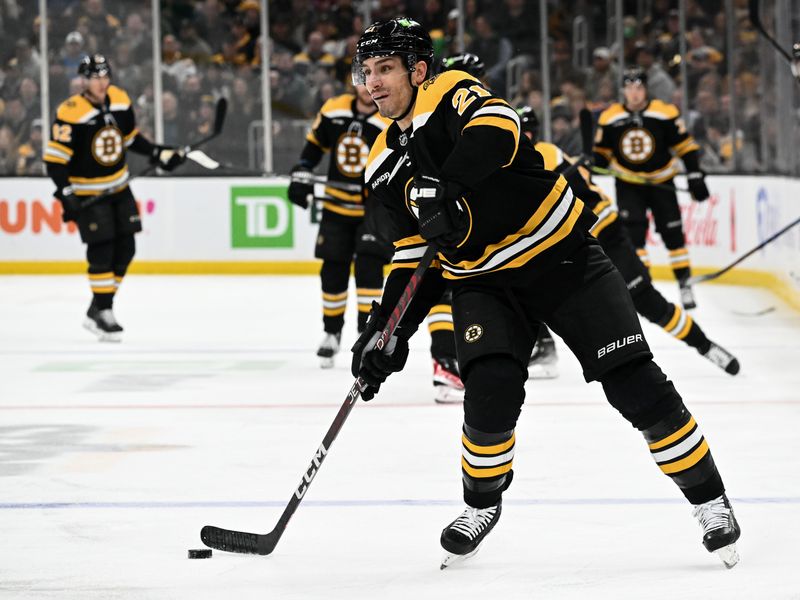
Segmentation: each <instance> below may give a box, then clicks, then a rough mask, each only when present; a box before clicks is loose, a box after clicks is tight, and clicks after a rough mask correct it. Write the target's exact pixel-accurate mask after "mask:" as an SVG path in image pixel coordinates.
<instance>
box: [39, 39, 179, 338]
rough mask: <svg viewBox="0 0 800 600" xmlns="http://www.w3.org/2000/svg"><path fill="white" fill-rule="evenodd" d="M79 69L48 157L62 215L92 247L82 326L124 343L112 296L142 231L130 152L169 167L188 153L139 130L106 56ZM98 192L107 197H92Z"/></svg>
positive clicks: (59, 113) (89, 58)
mask: <svg viewBox="0 0 800 600" xmlns="http://www.w3.org/2000/svg"><path fill="white" fill-rule="evenodd" d="M78 74H79V75H80V76H81V77H82V78H83V81H84V83H85V90H84V91H83V93H81V94H77V95H75V96H72V97H71V98H69V99H67V100H65V101H64V102H62V103H61V105H60V106H59V107H58V110H57V112H56V118H55V121H54V123H53V129H52V135H51V136H50V137H51V140H50V142H48V144H47V147H46V149H45V152H44V160H45V163H46V165H47V174H48V175H49V176H50V177H51V178H52V179H53V181H54V182H55V184H56V188H57V189H56V192H55V196H56V197H57V198H58V199H59V200H60V201H61V205H62V209H63V219H64V221H65V222H68V221H75V222H76V223H77V225H78V230H79V231H80V235H81V240H82V241H83V242H84V243H85V244H86V258H87V261H88V263H89V269H88V272H89V285H90V286H91V289H92V302H91V304H90V305H89V310H88V312H87V313H86V320H85V321H84V326H85V327H86V328H87V329H89V330H90V331H91V332H92V333H94V334H95V335H97V337H98V338H99V339H100V340H102V341H119V340H120V339H121V334H122V327H121V326H120V325H119V323H117V320H116V318H115V317H114V313H113V310H112V307H113V302H114V294H115V293H116V291H117V288H119V285H120V283H121V282H122V278H123V277H124V276H125V273H126V271H127V269H128V266H129V265H130V263H131V261H132V260H133V255H134V253H135V250H136V244H135V241H134V237H133V236H134V234H135V233H138V232H139V231H141V230H142V225H141V221H140V217H139V210H138V208H137V206H136V202H135V201H134V199H133V194H132V193H131V190H130V188H129V187H128V183H127V181H128V177H129V176H130V174H129V172H128V165H127V164H126V162H125V153H126V152H127V150H132V151H133V152H136V153H138V154H144V155H147V156H149V157H150V161H151V163H152V164H156V165H158V166H159V167H160V168H162V169H165V170H167V171H171V170H172V169H174V168H175V167H177V166H178V165H179V164H181V163H182V162H183V161H184V160H185V157H184V152H183V150H181V149H179V148H174V147H170V146H160V145H156V144H153V143H151V142H150V141H148V140H147V139H146V138H145V137H144V136H143V135H142V134H141V133H140V132H139V130H138V129H137V128H136V122H135V117H134V113H133V108H132V106H131V100H130V98H129V97H128V94H126V93H125V91H124V90H122V89H121V88H119V87H116V86H114V85H111V66H110V65H109V63H108V61H107V60H106V58H105V57H104V56H103V55H101V54H95V55H93V56H87V57H85V58H84V59H83V60H82V61H81V64H80V65H79V67H78ZM98 195H103V197H102V198H100V199H99V200H97V201H96V202H95V201H94V200H92V198H93V197H96V196H98ZM87 202H93V203H92V204H91V205H86V203H87Z"/></svg>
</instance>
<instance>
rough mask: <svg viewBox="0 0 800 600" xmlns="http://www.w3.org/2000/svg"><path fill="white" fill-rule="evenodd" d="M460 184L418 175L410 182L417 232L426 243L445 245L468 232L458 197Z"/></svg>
mask: <svg viewBox="0 0 800 600" xmlns="http://www.w3.org/2000/svg"><path fill="white" fill-rule="evenodd" d="M460 196H461V187H460V186H458V185H457V184H454V183H453V182H447V181H440V180H439V179H436V178H435V177H430V176H428V175H417V176H416V177H414V183H413V184H412V185H411V203H412V206H413V205H414V204H416V205H417V211H418V212H417V214H418V218H419V224H418V225H419V234H420V235H421V236H422V237H423V238H425V239H426V240H427V241H429V242H434V243H435V244H437V245H438V246H440V247H443V248H448V247H453V246H456V245H458V244H459V243H461V242H462V241H463V240H464V238H465V237H466V235H467V230H468V228H469V217H468V216H467V214H466V212H465V211H464V209H463V208H462V207H461V204H460V203H459V202H458V199H459V198H460Z"/></svg>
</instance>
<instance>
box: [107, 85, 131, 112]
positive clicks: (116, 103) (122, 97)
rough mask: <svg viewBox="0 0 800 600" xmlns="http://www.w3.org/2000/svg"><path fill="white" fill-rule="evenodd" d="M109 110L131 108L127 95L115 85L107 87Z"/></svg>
mask: <svg viewBox="0 0 800 600" xmlns="http://www.w3.org/2000/svg"><path fill="white" fill-rule="evenodd" d="M108 103H109V107H108V109H109V110H112V111H113V110H128V108H130V106H131V99H130V97H129V96H128V93H127V92H126V91H125V90H123V89H122V88H118V87H117V86H115V85H111V86H109V87H108Z"/></svg>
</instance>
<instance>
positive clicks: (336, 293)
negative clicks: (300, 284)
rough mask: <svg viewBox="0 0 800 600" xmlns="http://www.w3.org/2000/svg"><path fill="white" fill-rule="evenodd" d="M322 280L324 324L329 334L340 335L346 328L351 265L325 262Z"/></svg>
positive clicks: (321, 274)
mask: <svg viewBox="0 0 800 600" xmlns="http://www.w3.org/2000/svg"><path fill="white" fill-rule="evenodd" d="M320 278H321V280H322V323H323V326H324V328H325V331H326V332H327V333H339V332H340V331H341V330H342V327H343V326H344V313H345V309H346V308H347V284H348V281H349V279H350V263H345V262H333V261H328V260H326V261H324V262H323V263H322V270H321V271H320Z"/></svg>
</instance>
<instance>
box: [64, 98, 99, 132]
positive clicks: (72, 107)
mask: <svg viewBox="0 0 800 600" xmlns="http://www.w3.org/2000/svg"><path fill="white" fill-rule="evenodd" d="M98 114H100V111H99V110H97V109H96V108H95V107H94V106H92V103H91V102H89V101H88V100H87V99H86V98H84V97H83V96H81V95H80V94H75V95H74V96H71V97H70V98H67V99H66V100H64V102H62V103H61V104H60V105H59V106H58V110H57V111H56V118H58V120H59V121H64V122H65V123H71V124H73V125H77V124H79V123H86V122H87V121H89V120H90V119H92V118H93V117H95V116H97V115H98Z"/></svg>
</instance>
